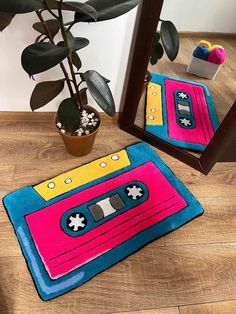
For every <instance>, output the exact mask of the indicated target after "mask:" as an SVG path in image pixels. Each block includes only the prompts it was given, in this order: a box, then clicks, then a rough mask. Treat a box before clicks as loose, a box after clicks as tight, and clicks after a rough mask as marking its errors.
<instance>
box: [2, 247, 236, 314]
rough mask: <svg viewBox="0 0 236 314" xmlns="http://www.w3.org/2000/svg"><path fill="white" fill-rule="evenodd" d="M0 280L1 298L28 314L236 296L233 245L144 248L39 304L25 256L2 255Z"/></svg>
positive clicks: (107, 310)
mask: <svg viewBox="0 0 236 314" xmlns="http://www.w3.org/2000/svg"><path fill="white" fill-rule="evenodd" d="M6 264H7V267H6ZM0 278H1V281H0V285H1V287H2V294H0V295H1V299H0V300H1V301H3V302H4V303H5V304H6V307H9V308H10V309H11V308H12V306H14V310H15V311H16V312H17V310H23V309H28V308H29V306H30V313H40V311H46V313H50V311H51V312H53V311H55V312H56V311H57V310H58V309H60V311H64V312H66V313H71V312H72V313H94V312H96V313H114V312H117V310H118V311H119V312H124V311H126V312H127V311H137V310H139V311H143V310H147V309H150V308H153V309H155V308H161V307H170V306H173V307H177V306H178V305H188V304H193V303H203V302H215V301H221V300H228V299H233V298H236V285H235V282H236V244H227V245H219V244H215V245H201V246H181V247H166V248H165V247H162V248H160V247H150V246H147V247H145V248H143V249H142V250H140V251H139V252H138V253H136V254H134V255H132V256H130V257H129V258H127V259H125V260H124V261H122V262H120V263H118V264H117V265H115V266H114V267H112V268H110V269H108V270H107V271H105V272H104V273H102V274H100V275H98V276H96V277H95V278H94V279H93V280H90V281H89V282H88V283H86V284H85V285H83V286H81V287H80V288H78V289H75V290H73V291H72V292H70V293H68V294H66V295H64V296H61V297H60V298H58V299H55V300H53V301H50V302H49V303H43V302H41V301H40V300H39V298H38V296H37V293H36V291H35V288H34V285H33V281H32V279H31V278H30V275H29V272H28V270H27V267H26V264H25V263H24V261H23V257H7V258H4V257H1V258H0ZM75 309H76V311H77V312H76V311H75Z"/></svg>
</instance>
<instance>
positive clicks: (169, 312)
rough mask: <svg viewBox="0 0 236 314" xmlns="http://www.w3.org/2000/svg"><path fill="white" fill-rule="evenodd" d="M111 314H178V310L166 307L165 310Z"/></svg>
mask: <svg viewBox="0 0 236 314" xmlns="http://www.w3.org/2000/svg"><path fill="white" fill-rule="evenodd" d="M113 314H179V309H178V308H177V307H167V308H161V309H152V310H144V311H131V312H119V313H113Z"/></svg>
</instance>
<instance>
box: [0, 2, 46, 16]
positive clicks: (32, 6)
mask: <svg viewBox="0 0 236 314" xmlns="http://www.w3.org/2000/svg"><path fill="white" fill-rule="evenodd" d="M43 1H44V0H1V1H0V12H3V13H19V14H20V13H28V12H33V11H36V10H40V9H42V8H43Z"/></svg>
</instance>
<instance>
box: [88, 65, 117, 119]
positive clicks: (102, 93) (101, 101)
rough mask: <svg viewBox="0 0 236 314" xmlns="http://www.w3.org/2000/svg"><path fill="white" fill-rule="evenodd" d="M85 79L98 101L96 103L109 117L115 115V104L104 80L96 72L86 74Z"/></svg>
mask: <svg viewBox="0 0 236 314" xmlns="http://www.w3.org/2000/svg"><path fill="white" fill-rule="evenodd" d="M84 79H85V81H86V83H87V86H88V89H89V91H90V93H91V95H92V97H93V98H94V100H95V101H96V103H97V104H98V105H99V106H100V107H101V108H102V110H103V111H105V112H106V113H107V114H108V115H110V116H114V115H115V103H114V99H113V96H112V93H111V91H110V88H109V86H108V85H107V83H106V81H105V80H104V78H103V77H102V76H101V75H100V74H99V73H98V72H96V71H87V72H85V73H84Z"/></svg>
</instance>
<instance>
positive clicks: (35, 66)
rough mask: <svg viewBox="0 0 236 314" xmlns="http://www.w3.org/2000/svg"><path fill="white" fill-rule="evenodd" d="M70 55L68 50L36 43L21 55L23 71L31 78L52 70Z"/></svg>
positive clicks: (48, 44)
mask: <svg viewBox="0 0 236 314" xmlns="http://www.w3.org/2000/svg"><path fill="white" fill-rule="evenodd" d="M69 54H70V50H69V49H68V48H65V47H59V46H56V45H54V44H51V43H36V44H33V45H30V46H28V47H27V48H25V50H24V51H23V53H22V56H21V63H22V66H23V69H24V70H25V71H26V72H27V73H28V74H29V76H32V75H34V74H38V73H41V72H44V71H47V70H49V69H51V68H53V67H54V66H55V65H57V64H59V63H60V62H61V61H62V60H64V59H65V58H66V57H67V56H68V55H69Z"/></svg>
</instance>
